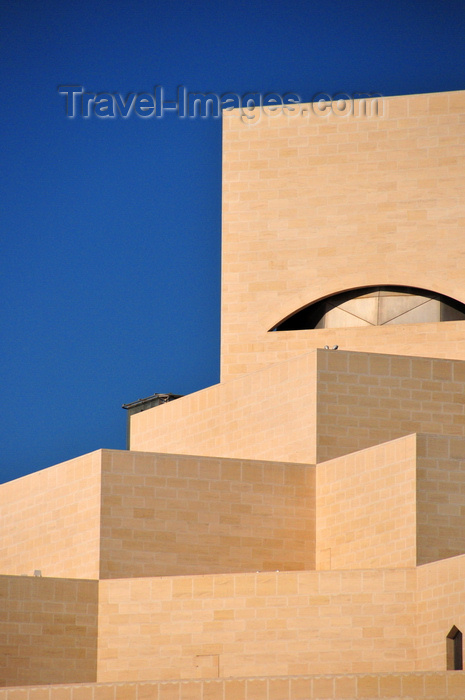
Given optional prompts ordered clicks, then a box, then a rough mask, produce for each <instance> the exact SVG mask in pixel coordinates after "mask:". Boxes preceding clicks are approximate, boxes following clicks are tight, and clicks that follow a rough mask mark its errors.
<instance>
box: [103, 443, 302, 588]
mask: <svg viewBox="0 0 465 700" xmlns="http://www.w3.org/2000/svg"><path fill="white" fill-rule="evenodd" d="M314 566H315V469H314V467H310V466H307V465H298V464H280V463H277V462H258V461H253V462H252V461H247V460H234V459H217V458H208V457H193V456H184V455H165V454H158V455H157V454H149V453H138V452H120V451H115V450H111V451H109V450H108V451H107V450H104V451H103V466H102V542H101V570H100V576H101V578H123V577H137V576H174V575H179V574H201V573H220V572H240V571H257V570H273V571H275V570H276V569H279V570H289V569H313V568H314Z"/></svg>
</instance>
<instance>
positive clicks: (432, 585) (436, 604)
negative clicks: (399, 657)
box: [417, 556, 465, 675]
mask: <svg viewBox="0 0 465 700" xmlns="http://www.w3.org/2000/svg"><path fill="white" fill-rule="evenodd" d="M417 576H418V594H417V597H418V623H417V632H418V642H417V646H418V665H417V668H418V670H426V671H428V670H445V669H446V637H447V635H448V633H449V632H450V630H451V629H452V627H453V626H454V625H455V626H456V627H457V628H458V629H459V630H460V631H461V632H462V633H465V586H464V581H465V556H460V557H454V558H452V559H446V560H444V561H438V562H434V563H432V564H426V565H425V566H421V567H420V568H419V569H418V572H417ZM461 675H464V674H461Z"/></svg>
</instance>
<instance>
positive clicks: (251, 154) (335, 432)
mask: <svg viewBox="0 0 465 700" xmlns="http://www.w3.org/2000/svg"><path fill="white" fill-rule="evenodd" d="M372 107H373V105H365V106H363V105H362V104H361V103H357V104H355V105H353V110H352V111H350V110H349V111H350V113H345V115H344V114H343V110H342V107H341V106H340V105H339V106H337V105H333V107H332V109H329V111H328V105H323V106H321V105H320V106H315V105H313V106H312V105H306V106H303V107H301V111H303V110H306V111H307V112H308V113H309V114H310V115H311V116H308V114H307V115H305V116H304V115H303V114H302V113H301V114H300V116H299V115H297V116H291V115H290V114H287V115H286V114H284V112H283V111H281V114H278V115H277V114H276V113H274V112H272V111H271V110H269V109H267V108H264V109H263V110H261V111H257V110H256V111H254V112H251V113H250V114H249V115H248V117H245V116H244V115H242V118H241V114H240V113H239V114H238V113H237V111H236V112H233V113H225V116H224V145H223V154H224V173H223V175H224V177H223V298H222V350H221V365H222V380H221V383H220V384H218V385H216V386H213V387H209V388H207V389H204V390H203V391H199V392H196V393H195V394H192V395H189V396H185V397H182V398H178V399H176V401H172V402H169V403H165V404H162V405H160V406H156V407H154V408H151V409H148V410H145V411H142V412H140V413H137V414H134V415H132V416H131V417H130V423H131V425H130V438H131V442H130V450H127V451H120V450H99V451H97V452H93V453H91V454H89V455H84V456H83V457H79V458H77V459H74V460H70V461H69V462H65V463H63V464H59V465H56V466H55V467H50V468H49V469H45V470H43V471H41V472H38V473H36V474H31V475H29V476H27V477H23V478H22V479H18V480H16V481H13V482H10V483H8V484H4V485H2V486H0V498H1V502H2V510H1V518H0V612H1V614H0V686H2V687H1V688H0V700H119V699H121V700H126V699H127V700H144V699H147V700H148V699H149V698H150V700H152V698H153V699H154V700H155V699H156V700H310V699H315V700H317V699H319V698H332V699H333V700H336V699H337V700H340V699H344V698H346V699H347V700H348V699H349V698H351V699H355V698H357V699H358V698H365V699H367V698H368V699H369V698H379V699H381V698H391V699H392V698H405V699H407V698H410V699H412V698H415V699H416V698H418V699H420V698H423V699H424V698H430V699H433V698H434V699H435V700H440V699H441V698H451V699H456V698H457V699H458V698H463V697H465V674H464V673H463V671H461V670H459V668H460V666H461V663H460V659H461V654H462V649H461V644H462V642H461V635H460V631H463V630H465V584H464V581H465V351H464V348H465V343H464V342H463V340H465V321H464V320H460V316H459V315H456V316H454V313H455V312H454V313H453V312H452V311H448V310H447V309H446V311H444V313H443V311H441V313H440V314H439V316H438V319H439V318H441V319H442V320H436V321H432V320H431V315H430V314H429V312H428V313H425V314H424V315H423V316H424V317H422V315H421V314H419V315H415V316H412V315H409V311H408V310H409V309H410V307H411V308H413V309H418V307H419V305H420V304H422V303H423V301H421V299H423V298H425V299H426V301H425V302H424V303H425V304H430V301H428V299H433V300H436V299H442V300H444V299H447V300H448V301H447V304H448V305H449V303H450V304H451V306H450V308H451V309H452V310H454V309H455V310H457V309H460V308H461V307H460V304H463V303H465V277H464V275H463V262H464V261H463V258H464V252H463V230H464V224H465V205H464V202H463V191H464V189H465V187H464V186H465V179H464V178H465V167H464V166H465V162H464V161H465V148H464V146H463V143H464V139H463V136H464V135H465V133H464V132H465V93H463V92H453V93H442V94H436V95H417V96H408V97H395V98H387V99H384V100H382V101H381V102H380V103H379V104H378V105H377V108H376V110H375V109H374V108H373V110H372ZM366 109H368V116H367V114H366ZM318 110H320V112H321V111H324V110H325V111H324V113H323V114H322V116H316V114H317V113H318ZM364 110H365V112H364ZM244 120H245V121H246V122H247V121H248V123H244ZM373 288H376V289H378V290H379V289H382V290H384V291H383V293H385V292H386V290H389V294H391V295H393V296H395V295H396V294H400V292H399V290H401V289H402V290H403V291H402V294H401V296H402V298H401V299H400V298H397V299H396V300H395V301H394V302H392V303H391V302H389V304H390V305H389V304H388V306H389V314H391V316H392V319H393V320H395V322H393V323H389V322H388V323H384V321H383V323H384V325H375V324H374V320H373V319H374V318H375V315H376V318H377V319H378V320H379V318H380V315H379V314H380V313H381V312H380V310H379V309H380V308H381V307H380V304H381V302H380V301H379V299H380V297H379V295H378V297H373V298H375V302H373V301H372V300H371V297H367V296H366V295H365V297H364V292H363V290H365V291H366V290H367V289H369V290H372V289H373ZM408 289H411V290H414V291H416V292H418V294H417V296H414V297H409V292H408ZM354 290H355V291H354ZM419 290H420V291H419ZM420 292H421V294H420ZM423 292H424V296H422V294H423ZM349 293H350V294H349ZM377 293H378V292H377ZM367 294H371V295H372V291H370V292H367ZM344 295H346V296H344ZM347 295H348V296H347ZM428 295H429V296H428ZM349 297H350V299H351V301H350V304H349V306H347V304H346V301H347V299H348V298H349ZM326 299H330V300H331V299H332V301H328V302H326V301H325V300H326ZM354 299H355V301H354V303H352V301H353V300H354ZM361 299H362V300H363V299H365V300H364V301H363V303H362V302H361V301H360V300H361ZM366 299H368V302H366ZM419 299H420V301H419ZM334 300H337V303H338V304H339V302H340V303H341V306H342V307H344V308H343V313H342V312H341V313H340V307H339V306H337V304H336V302H335V301H334ZM341 300H342V301H341ZM320 302H321V303H320ZM373 303H375V304H378V306H376V313H375V312H373V314H375V315H373V318H372V321H373V322H371V321H368V322H367V323H364V324H361V323H358V325H355V326H353V327H352V326H351V325H350V319H349V321H348V320H347V313H349V314H355V313H357V314H359V315H360V318H361V317H362V316H363V314H365V316H366V315H367V313H368V312H367V309H368V306H370V305H371V306H373ZM434 303H436V301H435V302H434ZM442 303H443V301H441V304H442ZM444 303H445V302H444ZM314 304H317V305H318V304H320V306H317V307H313V306H312V305H314ZM367 304H368V305H367ZM383 304H384V302H383ZM412 305H413V306H412ZM371 306H370V308H371ZM433 306H434V304H433ZM433 306H431V308H433ZM436 306H437V305H436ZM436 306H435V307H434V308H435V309H436ZM306 307H309V308H310V307H311V308H312V309H314V308H319V309H326V311H325V313H328V314H331V320H330V321H329V320H328V323H326V320H325V322H324V324H323V325H327V326H328V327H311V326H310V327H306V326H305V323H303V322H301V321H302V319H303V318H307V317H308V318H310V316H311V314H312V313H313V311H311V310H310V311H309V312H308V313H309V314H310V315H307V316H305V314H306V313H307V312H305V311H304V312H302V313H301V310H302V309H304V310H305V308H306ZM401 307H402V308H401ZM373 308H374V307H373ZM425 308H426V307H425ZM444 308H445V307H444ZM448 308H449V307H448ZM333 309H336V311H337V313H333ZM383 309H384V306H383ZM396 309H400V310H401V311H402V309H404V310H405V309H407V312H406V316H407V315H409V318H408V319H404V320H405V321H406V322H405V323H400V321H399V322H398V320H396V319H397V317H396ZM393 310H394V311H393ZM436 310H437V309H436ZM362 311H363V313H362ZM372 311H373V310H372ZM372 311H370V313H372ZM384 311H385V309H384ZM384 311H383V313H384ZM446 312H447V313H446ZM416 313H417V312H416V311H415V314H416ZM296 314H297V316H296V318H298V319H300V321H299V322H298V324H297V328H299V330H281V329H280V326H281V324H284V322H285V321H286V319H289V318H291V317H292V316H294V315H296ZM302 314H303V315H302ZM393 314H394V315H393ZM447 314H449V316H447ZM451 314H452V316H454V320H444V319H445V318H446V316H447V318H450V315H451ZM391 316H390V317H389V318H391ZM312 318H314V317H312ZM367 318H368V317H367ZM370 318H371V317H370ZM383 318H384V316H383ZM386 318H387V317H386ZM328 319H329V315H328ZM338 319H343V320H341V321H339V320H338ZM365 320H366V319H365ZM338 323H340V324H341V325H340V326H339V327H338ZM299 324H300V325H299ZM316 325H318V324H316ZM320 326H321V324H320ZM329 326H331V327H329ZM283 327H284V328H285V327H286V326H285V324H284V326H283ZM276 328H277V330H272V329H276ZM336 345H337V346H339V348H338V349H330V348H333V347H334V346H336ZM326 348H327V349H326ZM34 574H35V575H34ZM451 645H452V646H451ZM451 649H452V652H451ZM454 669H455V670H454Z"/></svg>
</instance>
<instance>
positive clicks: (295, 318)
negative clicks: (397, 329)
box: [270, 285, 465, 331]
mask: <svg viewBox="0 0 465 700" xmlns="http://www.w3.org/2000/svg"><path fill="white" fill-rule="evenodd" d="M463 320H465V304H462V303H461V302H459V301H457V300H456V299H452V298H451V297H447V296H445V295H443V294H436V293H435V292H430V291H428V290H426V289H419V288H417V287H399V286H386V285H385V286H379V287H359V288H358V289H352V290H351V291H349V292H341V293H340V294H334V295H332V296H330V297H326V298H325V299H321V300H320V301H317V302H316V303H314V304H309V305H308V306H305V307H304V308H303V309H299V310H298V311H296V312H295V313H293V314H291V315H290V316H288V317H287V318H285V319H284V320H282V321H280V322H279V323H278V324H277V325H276V326H274V327H273V328H271V329H270V330H272V331H296V330H304V329H317V328H350V327H357V326H359V327H360V326H367V327H368V326H389V325H395V324H408V323H434V322H438V321H463Z"/></svg>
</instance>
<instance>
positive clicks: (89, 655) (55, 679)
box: [0, 576, 98, 686]
mask: <svg viewBox="0 0 465 700" xmlns="http://www.w3.org/2000/svg"><path fill="white" fill-rule="evenodd" d="M97 607H98V582H97V581H77V580H70V579H53V578H38V577H30V576H24V577H22V576H21V577H15V576H0V685H2V686H13V685H38V684H49V683H84V682H92V681H96V669H97V613H98V611H97Z"/></svg>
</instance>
